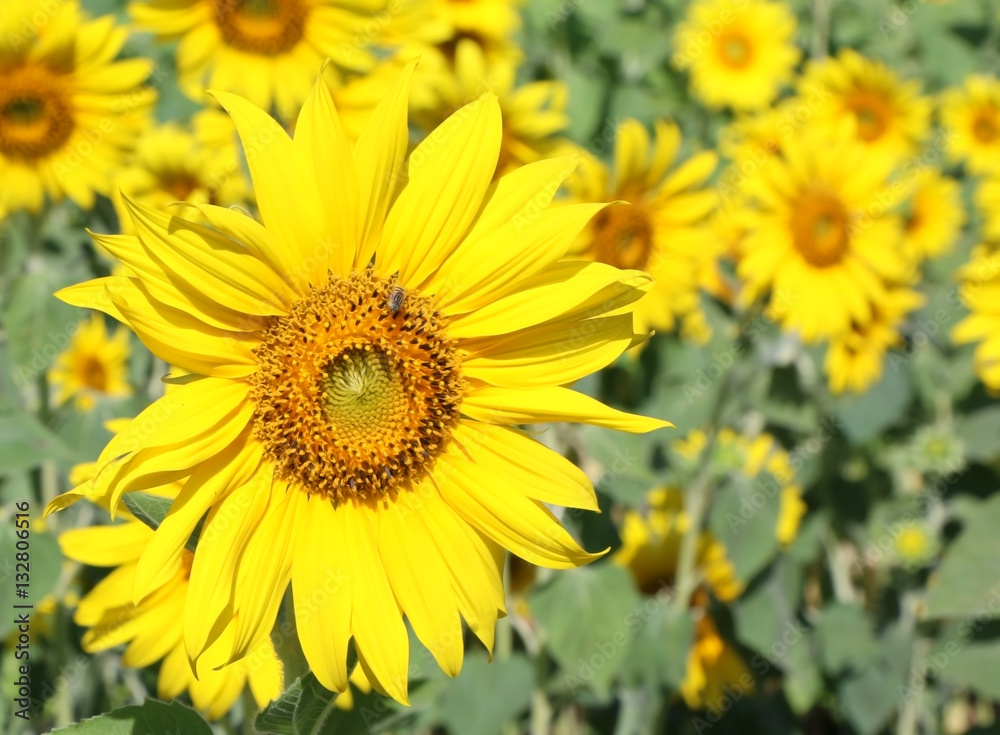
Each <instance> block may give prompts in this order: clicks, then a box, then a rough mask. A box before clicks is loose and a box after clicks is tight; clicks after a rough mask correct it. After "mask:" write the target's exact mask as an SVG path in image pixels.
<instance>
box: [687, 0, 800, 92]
mask: <svg viewBox="0 0 1000 735" xmlns="http://www.w3.org/2000/svg"><path fill="white" fill-rule="evenodd" d="M795 26H796V24H795V15H793V14H792V12H791V11H790V10H789V9H788V7H787V6H786V5H785V3H781V2H771V0H744V2H741V3H733V2H731V0H696V2H694V3H693V4H692V5H691V6H690V7H689V8H688V11H687V15H686V16H685V19H684V21H683V22H682V23H681V24H680V25H679V26H678V27H677V30H676V32H675V34H674V54H673V57H672V63H673V65H674V66H675V67H677V68H678V69H682V70H688V71H690V73H691V90H692V92H693V93H694V95H695V96H696V97H698V98H699V99H700V100H701V101H702V102H704V103H705V104H706V105H708V106H709V107H726V106H729V107H732V108H734V109H737V110H753V109H760V108H762V107H766V106H767V105H768V103H769V102H771V100H773V99H774V98H775V97H776V96H777V94H778V92H779V90H780V89H781V87H782V86H783V85H784V84H786V83H788V82H790V81H791V79H792V76H793V73H794V68H795V65H796V64H797V63H798V61H799V56H800V54H801V52H800V51H799V49H798V48H797V47H796V45H795V30H796V28H795Z"/></svg>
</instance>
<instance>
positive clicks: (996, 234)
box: [975, 176, 1000, 242]
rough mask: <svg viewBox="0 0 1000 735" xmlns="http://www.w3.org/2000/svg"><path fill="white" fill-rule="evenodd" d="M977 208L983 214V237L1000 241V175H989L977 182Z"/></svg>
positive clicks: (992, 240)
mask: <svg viewBox="0 0 1000 735" xmlns="http://www.w3.org/2000/svg"><path fill="white" fill-rule="evenodd" d="M975 201H976V208H977V209H978V210H979V214H980V215H981V216H982V220H983V221H982V238H983V239H984V240H986V241H988V242H1000V176H987V177H985V178H983V179H980V181H979V182H978V183H977V184H976V193H975Z"/></svg>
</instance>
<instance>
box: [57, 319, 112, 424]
mask: <svg viewBox="0 0 1000 735" xmlns="http://www.w3.org/2000/svg"><path fill="white" fill-rule="evenodd" d="M128 358H129V345H128V330H127V329H125V328H123V327H118V328H116V329H115V332H114V334H113V335H109V334H108V330H107V327H106V325H105V323H104V316H103V315H101V314H91V316H90V318H89V319H86V320H84V321H82V322H80V325H79V326H78V327H77V330H76V332H75V333H74V334H73V337H72V339H71V340H70V343H69V346H68V347H67V348H66V349H65V350H63V352H62V353H60V354H59V355H58V356H57V357H56V360H55V363H54V364H53V366H52V368H51V369H50V371H49V381H50V382H51V383H52V385H53V387H55V388H56V391H57V392H56V402H57V403H59V404H62V403H65V402H66V401H68V400H69V399H70V398H75V399H76V406H77V408H79V409H80V410H83V411H89V410H91V409H92V408H94V406H95V405H96V400H97V399H98V398H100V397H123V396H128V395H131V393H132V388H131V386H130V385H129V384H128V370H127V364H128Z"/></svg>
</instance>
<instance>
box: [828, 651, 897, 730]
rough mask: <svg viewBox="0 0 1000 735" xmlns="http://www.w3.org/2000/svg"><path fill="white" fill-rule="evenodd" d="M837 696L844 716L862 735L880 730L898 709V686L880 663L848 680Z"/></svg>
mask: <svg viewBox="0 0 1000 735" xmlns="http://www.w3.org/2000/svg"><path fill="white" fill-rule="evenodd" d="M838 695H839V699H840V703H841V706H842V707H843V710H844V714H845V715H846V716H847V719H848V720H849V721H850V722H851V724H853V725H854V727H855V728H857V730H858V732H859V733H860V734H861V735H874V733H876V732H878V731H879V730H881V729H882V727H883V726H884V725H885V724H886V723H888V721H889V719H890V718H891V717H892V715H893V714H894V713H895V712H896V709H897V707H898V706H899V697H898V694H897V689H896V683H895V682H893V681H892V678H891V677H889V676H888V675H887V672H886V671H884V670H883V667H882V665H880V664H879V665H874V666H871V667H869V668H867V669H865V670H864V671H862V672H860V673H859V674H857V675H856V676H854V677H852V678H850V679H848V680H846V681H845V682H844V683H843V684H842V685H841V687H840V690H839V692H838Z"/></svg>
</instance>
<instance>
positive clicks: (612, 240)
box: [592, 204, 653, 270]
mask: <svg viewBox="0 0 1000 735" xmlns="http://www.w3.org/2000/svg"><path fill="white" fill-rule="evenodd" d="M592 227H593V228H594V253H595V257H596V259H597V260H599V261H601V262H602V263H607V264H608V265H613V266H616V267H618V268H623V269H625V270H644V269H645V267H646V265H647V264H648V263H649V259H650V256H651V255H652V253H653V225H652V223H651V222H650V221H649V217H647V216H646V215H645V214H644V213H643V212H642V210H641V209H639V208H638V207H637V206H635V205H634V204H616V205H614V206H611V207H606V208H604V209H602V210H601V211H600V212H599V213H598V214H597V216H596V217H594V223H593V225H592Z"/></svg>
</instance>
